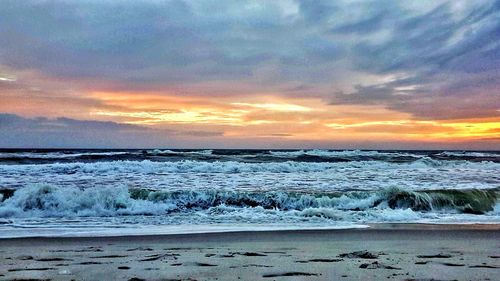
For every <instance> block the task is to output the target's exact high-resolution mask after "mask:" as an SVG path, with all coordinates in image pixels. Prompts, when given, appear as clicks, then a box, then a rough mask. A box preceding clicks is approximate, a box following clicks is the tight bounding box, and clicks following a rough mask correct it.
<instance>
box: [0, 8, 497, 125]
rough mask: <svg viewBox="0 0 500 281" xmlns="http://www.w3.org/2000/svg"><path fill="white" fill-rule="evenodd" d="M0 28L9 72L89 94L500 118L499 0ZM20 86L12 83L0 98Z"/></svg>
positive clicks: (92, 19) (10, 13)
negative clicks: (309, 101)
mask: <svg viewBox="0 0 500 281" xmlns="http://www.w3.org/2000/svg"><path fill="white" fill-rule="evenodd" d="M0 19H1V25H2V28H1V29H0V66H1V65H3V66H6V67H8V68H10V69H12V70H13V71H21V72H22V71H27V70H33V71H37V72H39V73H42V74H43V75H46V76H47V77H52V78H54V79H56V80H57V79H58V80H59V81H69V82H68V85H71V87H73V86H75V87H76V88H82V87H83V88H85V89H86V90H99V89H102V88H103V87H104V88H106V87H107V88H108V89H121V90H123V89H141V90H142V91H148V90H154V91H157V92H158V91H162V90H164V91H167V90H170V89H172V87H174V86H175V87H176V89H177V92H176V93H178V94H179V95H180V94H187V95H198V96H203V95H205V96H206V98H207V99H210V98H212V97H214V96H221V95H229V96H230V95H234V96H235V97H236V98H238V97H239V96H241V95H259V94H261V93H268V92H272V93H273V94H274V95H282V96H288V97H299V96H303V97H306V96H307V97H320V98H322V99H323V100H325V101H327V102H332V103H339V104H357V105H374V104H377V105H380V106H384V107H386V108H390V109H394V110H398V111H401V112H405V113H410V114H412V115H414V116H415V117H416V118H419V119H432V118H476V117H480V116H483V117H492V116H494V117H495V116H498V110H497V109H498V108H499V105H498V99H495V96H496V95H495V89H496V88H498V84H499V81H498V79H495V76H496V77H498V72H499V71H500V40H499V39H500V1H498V0H478V1H466V0H463V1H451V0H449V1H446V0H441V1H410V0H407V1H398V2H394V1H319V0H318V1H306V0H297V1H294V0H282V1H271V2H270V1H258V0H256V1H226V0H222V1H215V2H214V1H202V0H200V1H181V0H172V1H140V2H137V1H15V0H10V1H9V0H8V1H3V2H2V9H0ZM387 76H395V77H396V79H394V80H393V81H390V82H387V81H386V80H385V78H386V77H387ZM464 81H467V83H465V82H464ZM82 85H85V86H82ZM15 87H17V86H16V85H15V83H9V82H6V81H4V80H1V81H0V96H1V95H2V91H4V89H5V91H7V90H8V91H13V90H15V89H14V88H15ZM93 87H94V88H99V89H92V88H93ZM243 88H244V90H241V89H243ZM290 89H293V90H290ZM401 89H407V90H406V91H403V90H401ZM408 89H410V90H408ZM42 90H44V89H42ZM53 92H57V95H61V92H60V91H53ZM66 94H67V93H64V95H66ZM47 95H53V94H52V91H48V93H47ZM236 98H235V99H236ZM235 101H238V100H235ZM444 104H446V109H445V110H442V108H441V105H444ZM437 108H439V109H440V110H436V109H437Z"/></svg>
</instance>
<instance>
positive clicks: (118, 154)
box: [0, 149, 500, 164]
mask: <svg viewBox="0 0 500 281" xmlns="http://www.w3.org/2000/svg"><path fill="white" fill-rule="evenodd" d="M423 158H428V159H432V160H437V161H469V162H483V161H490V162H495V163H500V153H498V152H470V151H377V150H320V149H313V150H245V149H236V150H231V149H214V150H169V149H164V150H160V149H154V150H63V151H52V150H40V151H38V150H33V151H23V150H19V151H17V150H0V163H5V164H47V163H54V162H60V163H71V162H96V161H142V160H149V161H156V162H169V161H180V160H194V161H238V162H250V163H268V162H285V161H298V162H330V163H336V162H351V161H383V162H395V163H412V162H415V161H418V160H421V159H423Z"/></svg>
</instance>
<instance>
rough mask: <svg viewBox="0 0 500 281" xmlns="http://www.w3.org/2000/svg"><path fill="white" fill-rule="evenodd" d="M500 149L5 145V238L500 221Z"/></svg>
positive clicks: (1, 154)
mask: <svg viewBox="0 0 500 281" xmlns="http://www.w3.org/2000/svg"><path fill="white" fill-rule="evenodd" d="M499 198H500V152H499V151H407V150H405V151H396V150H394V151H390V150H383V151H378V150H251V149H249V150H226V149H207V150H174V149H171V150H170V149H147V150H145V149H129V150H108V149H106V150H87V149H64V150H61V149H22V150H21V149H3V150H0V238H6V237H33V236H41V237H58V236H115V235H149V234H171V233H203V232H219V231H248V230H252V231H259V230H276V229H324V228H327V229H335V228H364V227H370V226H373V225H376V224H380V223H422V224H423V223H425V224H498V223H500V199H499Z"/></svg>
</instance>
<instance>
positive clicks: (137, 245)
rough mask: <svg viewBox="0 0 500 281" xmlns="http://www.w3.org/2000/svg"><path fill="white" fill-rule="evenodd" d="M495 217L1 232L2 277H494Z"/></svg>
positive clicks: (499, 250)
mask: <svg viewBox="0 0 500 281" xmlns="http://www.w3.org/2000/svg"><path fill="white" fill-rule="evenodd" d="M499 276H500V227H499V226H498V225H482V226H481V225H479V226H478V225H475V226H472V225H469V226H463V225H462V226H460V225H455V226H453V225H448V226H437V225H404V224H402V225H388V224H386V225H377V226H375V227H373V226H372V227H371V228H368V229H349V230H304V231H262V232H231V233H210V234H183V235H155V236H128V237H127V236H120V237H94V238H91V237H81V238H21V239H2V240H0V279H1V280H136V281H137V280H382V279H385V280H498V278H499Z"/></svg>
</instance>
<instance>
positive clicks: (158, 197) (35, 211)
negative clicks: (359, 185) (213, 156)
mask: <svg viewBox="0 0 500 281" xmlns="http://www.w3.org/2000/svg"><path fill="white" fill-rule="evenodd" d="M499 192H500V188H496V189H485V190H478V189H471V190H432V191H429V190H428V191H408V190H402V189H399V188H390V189H386V190H382V191H378V192H354V191H353V192H343V193H340V192H337V193H316V194H307V193H302V192H272V191H268V192H264V191H255V192H248V191H225V190H202V191H200V190H197V191H195V190H177V191H161V190H148V189H127V188H124V187H123V188H111V187H109V188H96V187H93V188H87V189H83V190H81V189H78V188H61V187H54V186H49V185H44V186H30V187H26V188H21V189H18V190H15V191H14V192H12V191H11V192H9V193H7V192H5V191H3V192H2V196H1V198H0V200H3V201H1V202H0V217H2V218H15V217H31V218H32V217H74V216H76V217H86V216H92V217H110V216H111V217H112V216H125V215H127V216H133V215H157V216H158V215H164V216H165V215H166V216H168V215H172V214H190V213H193V212H204V213H210V214H216V213H217V212H227V210H228V209H232V210H240V211H241V210H245V211H246V212H250V213H255V212H259V211H262V210H272V211H274V212H281V213H282V212H285V213H289V214H293V215H299V216H303V217H314V216H321V217H325V218H336V219H339V218H342V216H343V215H344V214H346V213H348V214H350V215H351V216H352V215H353V214H356V212H366V211H370V210H376V211H377V212H380V211H384V212H387V211H391V210H395V211H396V212H422V213H465V214H486V213H488V212H494V211H495V208H496V205H497V201H498V198H499ZM254 211H255V212H254ZM391 213H392V214H394V212H391Z"/></svg>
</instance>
